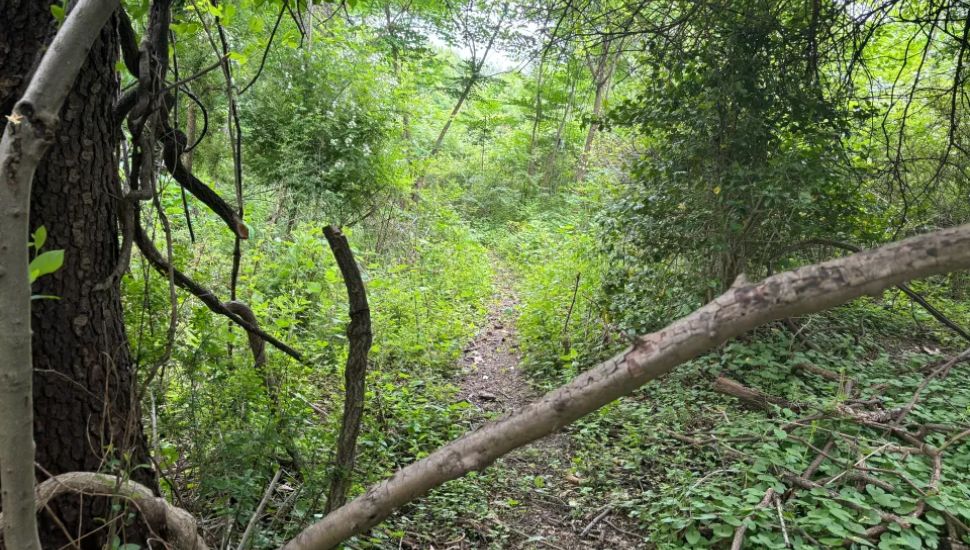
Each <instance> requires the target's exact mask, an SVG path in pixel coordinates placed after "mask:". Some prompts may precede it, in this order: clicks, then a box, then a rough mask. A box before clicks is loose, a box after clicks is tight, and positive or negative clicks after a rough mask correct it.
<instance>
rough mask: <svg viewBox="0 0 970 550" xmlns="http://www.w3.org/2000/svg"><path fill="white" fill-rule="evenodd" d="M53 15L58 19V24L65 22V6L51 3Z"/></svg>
mask: <svg viewBox="0 0 970 550" xmlns="http://www.w3.org/2000/svg"><path fill="white" fill-rule="evenodd" d="M51 15H53V16H54V19H56V20H57V24H58V25H60V24H61V23H63V22H64V6H61V5H59V4H51Z"/></svg>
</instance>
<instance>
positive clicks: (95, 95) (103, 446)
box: [0, 0, 157, 548]
mask: <svg viewBox="0 0 970 550" xmlns="http://www.w3.org/2000/svg"><path fill="white" fill-rule="evenodd" d="M51 3H52V2H28V1H17V0H14V1H13V2H4V3H3V8H0V19H2V20H3V21H4V25H3V26H4V27H5V32H3V33H0V52H6V53H7V56H8V57H7V58H6V59H3V58H0V70H2V73H0V94H2V97H0V99H2V102H3V109H4V113H3V114H7V113H8V112H9V108H10V107H11V106H12V102H13V101H15V100H16V98H17V97H19V95H20V93H21V92H22V91H23V85H24V84H26V80H27V78H26V76H27V74H28V73H27V72H26V71H25V69H27V70H29V69H30V68H31V67H32V65H33V63H34V61H35V59H36V58H37V57H38V51H39V48H40V47H42V46H43V45H44V44H45V43H47V41H48V40H49V39H50V38H51V37H52V36H53V33H54V31H56V26H55V25H54V21H53V18H52V16H51V12H50V4H51ZM10 21H14V22H15V24H14V25H9V22H10ZM117 50H118V42H117V33H116V30H115V23H114V21H113V19H112V21H111V22H109V24H108V25H106V26H105V28H104V29H102V31H101V33H100V36H99V37H98V38H97V40H96V41H95V43H94V46H93V47H92V49H91V52H90V55H89V56H88V58H87V60H86V62H85V63H84V65H83V66H82V67H81V69H80V73H79V74H78V78H77V80H76V81H75V83H74V86H73V87H72V88H71V92H70V93H69V95H68V97H67V100H66V101H65V103H64V106H63V108H62V109H61V112H60V124H59V126H58V128H57V130H56V133H55V137H54V143H53V144H52V145H51V147H50V149H49V150H48V152H47V154H46V156H45V158H44V160H43V161H42V162H41V164H40V166H39V167H38V169H37V172H36V174H35V176H34V179H33V189H32V193H31V201H30V227H31V231H34V230H36V229H37V228H38V227H40V226H44V227H46V228H47V232H48V238H47V243H46V244H45V246H44V248H45V249H49V250H53V249H63V250H64V264H63V266H62V267H61V269H59V270H58V271H57V272H56V273H53V274H51V275H46V276H43V277H41V278H40V279H38V281H37V282H36V283H35V284H34V287H33V293H34V294H43V295H51V296H56V297H57V299H47V300H35V301H33V302H32V311H31V325H32V329H33V337H32V353H33V366H34V384H33V388H34V390H33V397H34V415H35V421H34V439H35V441H36V460H37V463H38V464H39V465H40V467H41V468H43V470H41V471H40V472H39V475H41V476H42V477H47V475H48V474H54V475H56V474H60V473H64V472H72V471H102V472H109V473H116V472H121V471H126V472H127V471H130V472H131V474H130V475H131V478H132V479H134V480H135V481H137V482H139V483H141V484H143V485H147V486H148V487H151V488H152V489H153V490H157V488H156V487H157V486H156V478H155V474H154V470H153V469H152V468H150V467H148V468H146V467H144V465H146V464H149V463H150V459H149V455H148V450H147V446H146V442H145V439H144V435H143V432H142V427H141V416H140V412H139V406H138V403H137V402H136V401H135V400H134V398H133V388H134V386H135V378H134V370H133V367H132V361H131V357H130V353H129V347H128V339H127V336H126V334H125V328H124V317H123V312H122V308H121V292H120V286H119V284H118V283H117V282H115V283H114V284H112V285H110V286H109V287H108V289H107V290H104V291H96V290H95V289H94V288H95V286H97V285H98V284H99V283H101V282H102V281H104V280H106V279H108V277H109V275H110V274H111V273H112V270H113V269H114V268H115V265H116V264H117V262H118V260H119V246H118V245H119V243H118V235H117V233H118V227H117V222H116V212H117V211H118V204H117V202H118V196H119V195H120V193H121V189H120V186H119V182H118V155H117V150H118V145H119V140H120V138H121V134H120V131H119V129H118V128H117V127H116V126H115V124H114V122H113V120H114V118H113V116H112V111H113V107H114V102H115V98H116V97H117V95H118V78H117V75H116V74H115V61H116V59H117ZM139 465H141V466H142V467H141V468H138V469H135V467H136V466H139ZM52 508H53V509H54V510H55V511H56V512H57V513H58V515H59V516H60V521H61V522H63V524H64V526H65V527H66V528H67V529H68V530H69V531H70V532H72V533H77V532H78V524H79V523H80V527H81V533H86V532H88V531H92V530H93V529H94V528H95V527H96V526H95V523H94V518H95V517H102V518H104V517H107V516H108V510H109V508H108V506H107V503H105V502H104V501H102V502H99V503H94V505H93V506H92V499H90V498H88V499H85V501H84V506H83V507H82V506H80V505H79V503H78V498H77V497H74V496H71V497H64V499H63V500H61V501H60V504H58V503H54V504H53V505H52ZM39 519H40V522H41V525H40V532H41V539H42V541H43V545H44V547H45V548H47V547H58V546H60V545H62V544H64V543H66V542H67V540H66V538H65V535H64V533H63V532H62V529H61V528H60V527H58V526H57V525H56V522H54V521H52V519H51V516H50V514H42V515H41V516H40V518H39ZM136 530H137V529H136ZM109 531H110V530H109V529H101V530H100V531H99V533H98V535H95V536H92V537H88V538H85V539H83V540H82V541H81V543H80V545H81V547H83V548H88V547H90V548H100V547H101V546H102V544H103V542H104V540H105V536H106V535H107V533H108V532H109Z"/></svg>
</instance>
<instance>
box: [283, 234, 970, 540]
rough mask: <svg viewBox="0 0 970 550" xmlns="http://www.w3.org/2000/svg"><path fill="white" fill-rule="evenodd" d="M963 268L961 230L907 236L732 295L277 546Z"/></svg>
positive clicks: (969, 255) (345, 526) (319, 534)
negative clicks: (747, 338)
mask: <svg viewBox="0 0 970 550" xmlns="http://www.w3.org/2000/svg"><path fill="white" fill-rule="evenodd" d="M967 267H970V225H963V226H960V227H956V228H951V229H946V230H942V231H937V232H935V233H930V234H927V235H923V236H919V237H914V238H912V239H907V240H905V241H900V242H898V243H894V244H890V245H887V246H884V247H881V248H878V249H874V250H871V251H866V252H862V253H859V254H854V255H852V256H847V257H844V258H838V259H835V260H831V261H828V262H824V263H821V264H815V265H809V266H805V267H802V268H799V269H796V270H794V271H788V272H785V273H781V274H778V275H775V276H773V277H769V278H768V279H765V280H764V281H761V282H760V283H756V284H745V285H741V286H738V287H737V288H732V289H730V290H728V291H727V292H725V293H724V294H722V295H721V296H720V297H718V298H716V299H715V300H714V301H712V302H710V303H708V304H707V305H706V306H704V307H702V308H700V309H698V310H697V311H695V312H694V313H692V314H690V315H688V316H687V317H684V318H683V319H680V320H678V321H675V322H674V323H672V324H670V325H669V326H667V327H666V328H664V329H662V330H660V331H657V332H654V333H652V334H648V335H645V336H641V337H639V338H638V339H637V340H636V341H635V343H634V344H633V345H632V346H631V347H630V348H628V349H627V350H625V351H623V352H622V353H620V354H618V355H616V356H615V357H613V358H612V359H610V360H608V361H605V362H604V363H601V364H600V365H598V366H596V367H594V368H592V369H590V370H588V371H586V372H584V373H583V374H581V375H579V376H578V377H576V378H575V379H574V380H573V381H572V382H570V383H568V384H566V385H564V386H562V387H560V388H558V389H556V390H553V391H551V392H549V393H547V394H546V395H545V396H543V397H542V398H541V399H539V400H538V401H536V402H534V403H532V404H530V405H528V406H526V407H524V408H522V409H521V410H519V411H518V412H516V413H513V414H512V415H511V416H508V417H506V418H503V419H501V420H497V421H494V422H490V423H488V424H485V425H483V426H482V427H481V428H479V429H477V430H475V431H474V432H471V433H469V434H466V435H465V436H463V437H461V438H459V439H457V440H455V441H453V442H452V443H449V444H448V445H445V446H444V447H442V448H440V449H438V450H437V451H435V452H434V453H432V454H430V455H429V456H427V457H426V458H424V459H422V460H420V461H418V462H415V463H414V464H411V465H410V466H408V467H406V468H404V469H402V470H400V471H399V472H397V473H396V474H395V475H394V476H392V477H390V478H389V479H387V480H385V481H382V482H380V483H378V484H376V485H373V486H371V487H370V488H369V489H368V490H367V492H366V493H364V494H363V495H361V496H360V497H358V498H356V499H355V500H353V501H351V502H350V503H349V504H347V505H346V506H344V507H342V508H339V509H337V510H336V511H334V512H333V513H331V514H329V515H327V516H326V517H324V518H323V519H322V520H321V521H319V522H317V523H316V524H314V525H311V526H310V527H308V528H307V529H306V530H304V531H303V532H302V533H301V534H300V535H298V536H297V537H296V538H295V539H293V540H292V541H290V542H289V543H288V544H287V545H286V546H285V548H286V549H288V550H297V549H300V550H302V549H310V548H313V549H324V548H332V547H334V546H336V545H337V544H339V543H340V542H341V541H343V540H346V539H347V538H348V537H350V536H353V535H354V534H357V533H361V532H364V531H366V530H367V529H369V528H370V527H372V526H374V525H376V524H377V523H379V522H380V521H382V520H383V519H384V518H386V517H387V516H388V515H390V514H391V513H392V512H393V511H394V510H395V509H397V508H398V507H400V506H402V505H404V504H406V503H407V502H410V501H411V500H414V499H415V498H417V497H419V496H421V495H423V494H424V493H426V492H427V491H428V490H430V489H432V488H434V487H437V486H438V485H441V484H442V483H444V482H446V481H448V480H451V479H455V478H458V477H460V476H462V475H465V474H466V473H468V472H470V471H474V470H481V469H483V468H485V467H487V466H488V465H489V464H491V463H492V462H493V461H495V459H497V458H499V457H501V456H502V455H504V454H506V453H508V452H509V451H511V450H513V449H515V448H517V447H521V446H523V445H525V444H527V443H530V442H532V441H535V440H536V439H539V438H541V437H543V436H546V435H549V434H551V433H554V432H556V431H558V430H560V429H561V428H562V427H564V426H566V425H568V424H570V423H572V422H574V421H575V420H577V419H579V418H581V417H582V416H584V415H586V414H589V413H590V412H592V411H594V410H596V409H598V408H600V407H602V406H603V405H606V404H607V403H609V402H611V401H613V400H615V399H617V398H619V397H621V396H623V395H626V394H628V393H630V392H632V391H634V390H635V389H636V388H638V387H640V386H641V385H643V384H645V383H646V382H648V381H650V380H653V379H655V378H658V377H660V376H662V375H664V374H666V373H667V372H669V371H670V370H672V369H673V368H674V367H676V366H677V365H680V364H681V363H683V362H685V361H688V360H690V359H692V358H694V357H697V356H699V355H701V354H702V353H704V352H706V351H709V350H710V349H712V348H714V347H715V346H717V345H719V344H721V343H723V342H725V341H727V340H729V339H731V338H734V337H736V336H738V335H740V334H742V333H744V332H746V331H748V330H751V329H753V328H755V327H757V326H759V325H762V324H764V323H767V322H770V321H774V320H778V319H784V318H787V317H791V316H796V315H805V314H807V313H813V312H817V311H822V310H825V309H828V308H831V307H833V306H836V305H839V304H843V303H845V302H847V301H849V300H852V299H854V298H857V297H859V296H863V295H872V294H877V293H879V292H881V291H883V290H885V289H886V288H889V287H891V286H894V285H897V284H899V283H901V282H904V281H906V280H909V279H916V278H920V277H926V276H929V275H936V274H942V273H947V272H950V271H955V270H959V269H966V268H967Z"/></svg>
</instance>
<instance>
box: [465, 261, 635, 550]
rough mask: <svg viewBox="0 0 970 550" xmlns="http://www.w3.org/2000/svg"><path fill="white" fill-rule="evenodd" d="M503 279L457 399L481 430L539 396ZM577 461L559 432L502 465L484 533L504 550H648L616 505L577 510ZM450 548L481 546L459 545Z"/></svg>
mask: <svg viewBox="0 0 970 550" xmlns="http://www.w3.org/2000/svg"><path fill="white" fill-rule="evenodd" d="M496 272H497V273H496V285H495V287H496V294H495V297H494V299H493V301H492V304H491V307H490V310H489V313H488V316H487V320H486V323H485V325H484V326H483V328H482V329H481V331H480V332H479V333H478V335H477V336H476V338H475V340H474V341H473V342H472V343H471V344H469V345H468V346H467V347H466V348H465V351H464V354H463V357H462V359H461V361H460V369H461V370H460V374H459V375H458V377H459V380H458V385H459V387H460V391H459V396H458V397H459V398H460V399H464V400H466V401H468V402H469V403H471V404H472V405H474V406H475V409H476V411H477V413H476V414H477V417H478V419H480V421H481V422H484V421H487V420H489V419H493V418H497V417H500V416H502V415H504V414H507V413H510V412H514V411H516V410H518V409H520V408H521V407H523V406H525V405H526V404H528V403H529V402H531V401H532V400H534V399H536V398H537V397H538V396H539V392H538V391H537V390H536V389H535V388H534V387H533V386H532V385H531V384H530V383H529V380H528V378H527V377H526V375H525V373H524V372H523V370H522V368H521V366H520V359H521V357H520V353H519V346H518V342H517V338H516V330H515V320H516V316H517V313H518V301H517V299H516V295H515V291H514V287H513V282H514V281H513V276H512V274H511V273H510V272H509V271H508V270H506V269H504V268H502V266H500V265H497V268H496ZM571 457H572V453H571V452H570V438H569V436H568V435H567V434H565V433H561V432H560V433H556V434H553V435H550V436H548V437H545V438H543V439H541V440H539V441H537V442H535V443H533V444H531V445H528V446H526V447H524V448H522V449H518V450H517V451H514V452H513V453H511V454H509V455H507V456H505V457H503V458H502V459H500V460H499V461H497V462H496V464H495V465H493V466H492V468H495V469H497V470H499V471H500V472H501V475H500V476H499V478H500V479H501V480H502V482H500V483H496V484H494V485H492V486H490V487H489V488H488V492H489V501H490V503H491V504H492V506H490V508H491V510H493V511H495V514H493V515H491V516H490V517H488V518H486V520H485V521H487V522H490V523H491V525H480V526H479V527H480V529H481V530H482V531H486V532H492V533H494V532H499V533H504V534H505V535H506V538H504V540H503V541H502V543H501V547H503V548H519V549H526V548H528V549H532V548H553V549H559V550H566V549H574V548H639V547H644V546H643V542H642V541H643V537H641V536H639V535H637V534H636V533H633V532H631V531H630V530H629V527H628V526H627V525H626V522H624V521H623V519H621V518H611V517H610V516H611V515H612V514H611V512H612V511H611V509H610V507H609V505H604V506H602V507H600V508H599V509H595V508H594V509H589V510H579V509H576V506H577V504H576V502H577V501H578V500H579V499H578V495H579V491H580V490H581V488H582V485H583V480H582V479H580V478H578V477H576V476H575V475H574V474H573V473H572V468H571V466H572V463H571ZM480 521H481V520H480V519H479V521H478V523H480ZM466 523H468V524H474V523H476V522H475V520H471V519H469V520H468V521H467V522H466ZM485 538H488V537H485ZM446 547H449V548H456V549H458V548H470V547H475V546H474V545H471V544H469V543H467V542H457V543H454V542H453V543H452V544H450V545H448V546H446Z"/></svg>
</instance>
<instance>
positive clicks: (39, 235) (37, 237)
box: [33, 6, 53, 250]
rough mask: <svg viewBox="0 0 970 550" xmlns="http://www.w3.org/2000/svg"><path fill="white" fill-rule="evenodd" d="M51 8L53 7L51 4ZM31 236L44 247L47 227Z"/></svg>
mask: <svg viewBox="0 0 970 550" xmlns="http://www.w3.org/2000/svg"><path fill="white" fill-rule="evenodd" d="M51 8H53V6H51ZM33 237H34V250H40V249H41V248H44V243H46V242H47V228H46V227H44V226H43V225H42V226H40V227H38V228H37V231H34V235H33Z"/></svg>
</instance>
